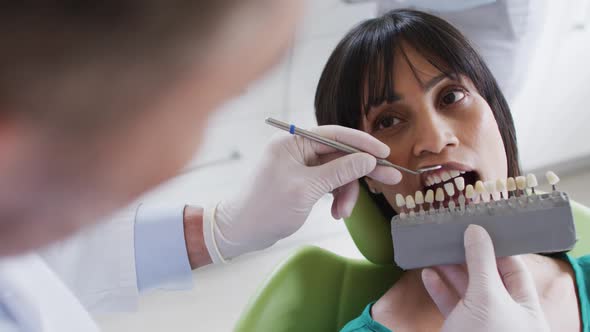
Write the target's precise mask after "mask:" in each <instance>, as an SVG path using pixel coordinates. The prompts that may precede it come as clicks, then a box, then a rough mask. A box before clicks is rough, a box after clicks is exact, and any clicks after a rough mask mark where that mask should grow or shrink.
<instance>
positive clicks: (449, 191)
mask: <svg viewBox="0 0 590 332" xmlns="http://www.w3.org/2000/svg"><path fill="white" fill-rule="evenodd" d="M445 191H446V192H447V195H449V197H452V196H453V195H455V186H454V185H453V183H452V182H449V183H445Z"/></svg>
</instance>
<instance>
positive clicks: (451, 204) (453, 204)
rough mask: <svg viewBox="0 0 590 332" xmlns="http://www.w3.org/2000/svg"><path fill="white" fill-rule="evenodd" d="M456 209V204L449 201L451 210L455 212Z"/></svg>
mask: <svg viewBox="0 0 590 332" xmlns="http://www.w3.org/2000/svg"><path fill="white" fill-rule="evenodd" d="M454 209H455V202H454V201H449V210H454Z"/></svg>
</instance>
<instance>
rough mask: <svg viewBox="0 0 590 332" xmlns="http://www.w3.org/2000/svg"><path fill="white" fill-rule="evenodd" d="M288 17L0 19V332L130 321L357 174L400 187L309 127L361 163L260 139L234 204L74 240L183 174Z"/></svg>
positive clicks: (278, 44) (164, 10)
mask: <svg viewBox="0 0 590 332" xmlns="http://www.w3.org/2000/svg"><path fill="white" fill-rule="evenodd" d="M300 11H301V8H300V4H299V2H298V1H272V0H248V1H244V0H219V1H182V0H171V1H166V2H163V1H148V0H146V1H129V0H118V1H101V2H95V3H92V4H88V3H83V4H73V3H71V2H63V1H58V2H53V3H52V4H51V6H42V5H35V4H33V3H30V2H15V3H11V4H10V5H5V6H4V7H3V10H2V11H0V27H1V29H0V35H1V37H0V41H1V42H2V44H3V45H2V46H3V47H2V49H3V51H2V52H1V54H0V73H2V75H0V331H2V332H4V331H60V332H63V331H76V332H79V331H97V330H98V328H97V326H96V325H95V324H94V322H93V321H92V319H91V317H90V315H89V313H88V310H122V309H132V308H133V307H134V306H135V301H136V299H137V296H138V293H139V292H141V291H143V290H146V289H150V288H153V287H156V286H161V285H167V286H171V287H186V286H190V282H191V278H190V270H191V269H195V268H197V267H199V266H203V265H206V264H209V263H211V262H223V261H227V260H229V259H231V258H233V257H236V256H238V255H240V254H243V253H245V252H249V251H253V250H260V249H263V248H266V247H268V246H271V245H272V244H273V243H275V242H276V241H277V240H279V239H281V238H283V237H286V236H288V235H290V234H292V233H293V232H295V231H296V230H297V229H298V228H299V227H300V226H301V225H302V224H303V223H304V221H305V219H306V218H307V216H308V214H309V212H310V210H311V208H312V206H313V205H314V203H315V202H316V201H317V200H318V199H319V198H320V197H322V196H323V195H324V194H326V193H328V192H332V194H333V195H334V203H333V206H332V214H333V216H334V217H336V218H340V217H344V216H346V215H348V214H349V213H350V212H351V210H352V207H353V206H354V202H355V200H356V196H357V194H358V183H357V181H355V180H356V179H358V178H360V177H363V176H370V177H373V178H375V179H377V180H379V181H382V182H386V183H392V184H393V183H396V182H397V181H399V180H400V178H401V175H400V174H399V173H398V172H397V171H395V170H393V169H390V168H381V167H376V161H375V157H374V156H376V157H381V158H384V157H387V156H388V154H389V151H388V148H387V146H386V145H384V144H382V143H380V142H379V141H377V140H376V139H374V138H372V137H371V136H369V135H367V134H365V133H362V132H359V131H355V130H352V129H347V128H341V127H333V126H327V127H319V128H316V129H314V130H316V132H318V133H319V134H321V135H324V136H328V137H330V138H333V139H336V140H338V141H341V142H344V143H348V144H352V145H355V146H357V147H359V148H361V149H363V150H365V151H367V152H368V153H369V154H366V153H358V154H352V155H345V156H343V155H342V154H339V153H337V152H335V151H333V150H331V149H329V148H326V147H324V146H318V145H316V144H314V143H312V142H308V141H305V140H302V139H300V138H298V137H291V136H286V135H282V136H276V137H275V138H274V139H273V141H272V142H271V143H270V144H269V146H268V147H267V152H266V153H265V158H266V159H265V160H262V161H261V165H260V167H258V168H257V169H258V170H259V173H258V174H254V175H253V176H252V179H253V181H252V183H251V185H250V186H249V187H248V188H247V189H246V190H245V191H244V192H242V193H241V194H240V195H238V198H236V199H233V200H228V201H223V202H220V203H219V204H217V205H216V206H213V207H205V208H204V209H203V208H202V207H198V206H190V205H185V204H184V203H183V202H179V205H178V206H177V207H165V208H161V207H152V206H144V205H140V206H139V207H133V208H130V209H126V210H124V212H121V213H118V214H117V215H115V216H110V217H108V219H109V220H108V221H103V223H101V224H100V225H97V226H94V227H93V228H89V226H91V225H92V224H94V223H95V222H97V221H98V220H100V219H101V218H106V217H107V216H108V214H109V213H111V212H112V211H114V210H116V209H120V208H123V207H124V206H125V205H127V204H129V203H130V202H132V201H133V200H134V199H135V198H136V197H137V196H138V195H140V194H141V193H143V192H145V191H146V190H148V189H150V188H152V187H154V186H155V185H157V184H159V183H161V182H162V181H164V180H166V179H168V178H170V177H172V176H174V175H175V173H176V172H178V171H179V170H180V169H181V168H182V167H183V165H184V164H185V163H186V162H187V161H188V160H189V159H190V158H191V156H192V155H193V152H194V150H195V149H196V148H197V147H198V145H199V143H200V140H201V136H202V132H203V131H204V129H205V123H206V122H207V118H208V116H209V115H210V114H211V113H212V112H213V110H214V109H215V108H216V107H217V106H219V105H220V104H221V103H222V102H223V101H225V100H226V99H228V98H230V97H232V96H233V95H235V94H237V93H238V92H239V91H241V90H242V89H243V88H244V87H245V86H246V85H247V84H248V82H250V81H252V80H253V79H255V78H256V77H258V76H259V75H260V74H261V73H262V72H264V70H265V69H267V68H268V67H269V66H270V65H271V64H272V63H274V62H276V61H277V59H278V58H279V56H280V55H281V54H282V52H283V51H284V49H285V48H286V47H287V45H288V40H289V36H292V33H293V27H294V23H295V21H296V19H297V18H298V16H299V13H300ZM79 231H82V232H81V233H78V234H77V235H76V236H74V237H73V238H70V239H69V240H67V241H65V242H58V241H60V240H64V239H66V238H67V237H70V236H72V235H74V234H75V233H77V232H79ZM56 243H57V244H56ZM52 244H53V245H52ZM50 245H51V246H50ZM47 246H50V247H48V248H47ZM39 252H40V253H41V255H39V254H37V253H39ZM492 262H493V259H492ZM470 277H471V276H470ZM425 280H430V281H429V282H430V284H429V285H431V286H432V287H433V289H439V288H437V286H436V285H437V282H436V280H437V279H436V278H435V277H433V276H432V275H430V276H428V275H426V276H425ZM496 286H498V287H500V285H496ZM437 294H439V295H440V294H443V293H441V292H439V293H437ZM204 300H205V299H204ZM501 300H503V299H501ZM501 300H499V301H496V302H494V303H493V304H494V305H495V306H500V307H502V306H503V305H504V302H502V301H501ZM486 303H487V302H486ZM492 309H493V308H492ZM490 312H494V311H490ZM527 317H528V316H527ZM503 318H504V317H496V316H493V317H491V318H490V319H491V320H493V319H495V320H498V321H499V322H502V321H501V319H503ZM455 321H458V320H457V319H455ZM492 326H494V327H498V326H500V325H498V324H495V325H492Z"/></svg>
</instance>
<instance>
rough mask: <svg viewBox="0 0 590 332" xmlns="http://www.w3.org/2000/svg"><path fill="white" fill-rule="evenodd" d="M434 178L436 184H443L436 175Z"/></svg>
mask: <svg viewBox="0 0 590 332" xmlns="http://www.w3.org/2000/svg"><path fill="white" fill-rule="evenodd" d="M432 178H433V179H434V183H441V182H442V181H441V179H440V177H439V176H438V175H434V176H433V177H432Z"/></svg>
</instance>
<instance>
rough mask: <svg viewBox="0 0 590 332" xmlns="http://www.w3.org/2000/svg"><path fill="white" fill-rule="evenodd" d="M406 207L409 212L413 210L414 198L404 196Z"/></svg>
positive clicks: (414, 205)
mask: <svg viewBox="0 0 590 332" xmlns="http://www.w3.org/2000/svg"><path fill="white" fill-rule="evenodd" d="M406 206H407V207H408V209H410V210H413V209H414V208H415V207H416V203H415V202H414V197H412V195H408V196H406Z"/></svg>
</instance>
